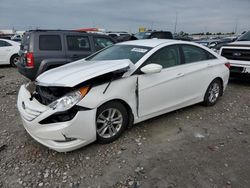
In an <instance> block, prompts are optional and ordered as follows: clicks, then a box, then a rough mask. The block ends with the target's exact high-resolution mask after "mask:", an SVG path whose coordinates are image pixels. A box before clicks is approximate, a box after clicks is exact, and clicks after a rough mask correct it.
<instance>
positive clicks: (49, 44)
mask: <svg viewBox="0 0 250 188" xmlns="http://www.w3.org/2000/svg"><path fill="white" fill-rule="evenodd" d="M39 49H40V50H49V51H61V50H62V43H61V37H60V36H59V35H40V36H39Z"/></svg>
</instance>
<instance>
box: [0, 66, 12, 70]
mask: <svg viewBox="0 0 250 188" xmlns="http://www.w3.org/2000/svg"><path fill="white" fill-rule="evenodd" d="M1 68H14V67H12V66H11V65H0V69H1Z"/></svg>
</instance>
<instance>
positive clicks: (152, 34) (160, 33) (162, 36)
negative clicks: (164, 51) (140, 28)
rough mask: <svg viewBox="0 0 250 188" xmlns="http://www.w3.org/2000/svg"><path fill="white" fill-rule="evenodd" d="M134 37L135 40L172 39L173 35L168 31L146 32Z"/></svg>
mask: <svg viewBox="0 0 250 188" xmlns="http://www.w3.org/2000/svg"><path fill="white" fill-rule="evenodd" d="M134 36H135V37H136V38H137V39H152V38H157V39H173V35H172V33H171V32H170V31H146V32H139V33H136V34H135V35H134Z"/></svg>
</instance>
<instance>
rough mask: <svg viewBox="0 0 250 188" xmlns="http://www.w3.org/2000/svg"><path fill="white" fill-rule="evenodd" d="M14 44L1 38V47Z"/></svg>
mask: <svg viewBox="0 0 250 188" xmlns="http://www.w3.org/2000/svg"><path fill="white" fill-rule="evenodd" d="M6 46H12V45H11V44H10V43H8V42H6V41H3V40H0V47H6Z"/></svg>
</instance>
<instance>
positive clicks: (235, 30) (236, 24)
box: [234, 18, 239, 34]
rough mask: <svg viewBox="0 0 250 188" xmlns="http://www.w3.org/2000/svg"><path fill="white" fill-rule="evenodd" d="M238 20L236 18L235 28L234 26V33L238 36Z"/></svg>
mask: <svg viewBox="0 0 250 188" xmlns="http://www.w3.org/2000/svg"><path fill="white" fill-rule="evenodd" d="M238 21H239V20H238V18H236V20H235V26H234V33H235V34H236V33H237V30H238Z"/></svg>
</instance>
